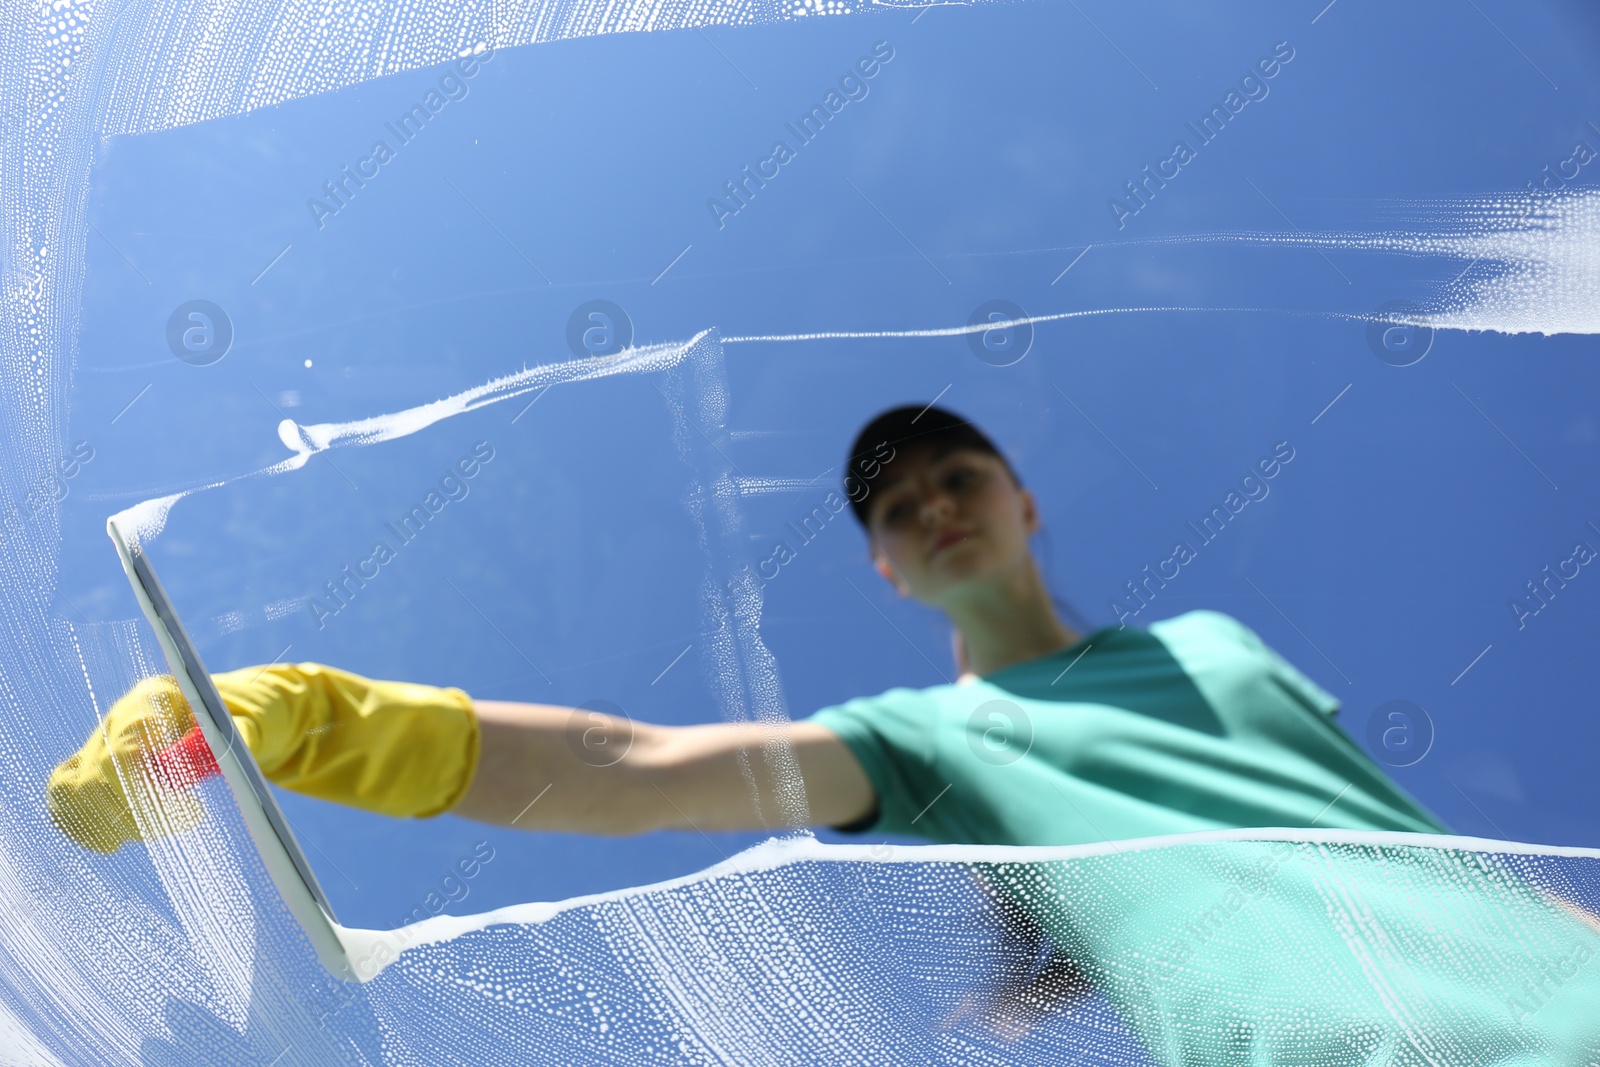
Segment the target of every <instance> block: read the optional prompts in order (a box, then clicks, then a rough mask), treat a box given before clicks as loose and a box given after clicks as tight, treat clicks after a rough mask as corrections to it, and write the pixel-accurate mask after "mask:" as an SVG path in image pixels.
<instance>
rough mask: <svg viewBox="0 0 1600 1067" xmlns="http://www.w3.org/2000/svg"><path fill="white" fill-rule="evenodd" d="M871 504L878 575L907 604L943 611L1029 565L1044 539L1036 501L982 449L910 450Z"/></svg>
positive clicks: (891, 468)
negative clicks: (1033, 547)
mask: <svg viewBox="0 0 1600 1067" xmlns="http://www.w3.org/2000/svg"><path fill="white" fill-rule="evenodd" d="M884 478H885V479H886V480H885V481H883V482H881V483H879V484H878V485H877V486H875V487H874V489H873V496H874V499H871V500H869V501H868V505H869V507H868V512H867V516H868V519H867V526H868V531H869V533H870V535H871V539H872V554H873V561H874V563H875V564H876V565H877V568H878V572H879V573H880V574H882V575H883V576H884V577H885V578H887V579H888V580H889V581H891V582H893V583H894V585H895V588H897V589H898V590H900V593H901V595H902V596H910V597H915V598H916V599H917V600H920V601H922V602H923V603H925V604H931V605H934V606H939V605H941V604H942V603H944V602H945V601H946V599H947V598H949V597H950V596H952V595H959V593H960V592H961V591H962V590H963V589H969V588H971V587H972V586H973V584H974V583H982V582H985V581H993V580H995V579H997V578H999V577H1001V576H1003V575H1006V574H1009V573H1010V572H1011V571H1012V570H1013V569H1014V568H1015V567H1016V566H1017V565H1018V564H1019V563H1021V562H1022V561H1024V560H1026V559H1027V558H1029V552H1028V536H1029V535H1030V534H1033V533H1035V532H1037V531H1038V529H1039V516H1038V512H1037V510H1036V509H1035V506H1034V500H1033V494H1032V493H1030V492H1029V491H1027V490H1026V489H1021V488H1018V486H1017V484H1016V483H1015V482H1013V481H1012V480H1011V475H1010V474H1008V473H1007V471H1006V468H1005V465H1004V464H1003V463H1002V462H1001V461H1000V459H999V457H997V456H994V455H992V454H991V453H988V452H983V451H980V450H977V449H970V448H957V449H953V450H950V451H941V450H939V449H938V448H937V446H935V447H923V448H919V449H912V450H904V451H902V452H901V453H900V454H899V455H898V456H896V457H895V459H894V461H893V463H892V465H891V466H889V467H888V468H886V470H885V471H884Z"/></svg>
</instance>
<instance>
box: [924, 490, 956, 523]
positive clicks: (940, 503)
mask: <svg viewBox="0 0 1600 1067" xmlns="http://www.w3.org/2000/svg"><path fill="white" fill-rule="evenodd" d="M954 506H955V505H954V503H953V502H952V501H951V499H950V497H949V495H948V494H946V493H943V492H938V491H935V492H933V493H930V494H929V495H927V496H925V497H923V498H922V509H921V515H922V521H923V522H929V521H930V520H935V519H940V518H943V517H945V516H946V515H948V514H950V512H951V510H953V508H954Z"/></svg>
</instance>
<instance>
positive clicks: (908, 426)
mask: <svg viewBox="0 0 1600 1067" xmlns="http://www.w3.org/2000/svg"><path fill="white" fill-rule="evenodd" d="M923 446H932V447H936V448H939V449H940V450H941V451H945V450H949V449H956V448H971V449H974V450H976V451H979V452H987V453H989V454H990V455H992V456H994V457H995V458H996V459H998V460H999V461H1000V462H1001V463H1002V464H1003V465H1004V466H1005V468H1006V473H1008V474H1010V475H1011V480H1012V481H1013V482H1015V483H1016V484H1018V485H1021V484H1022V479H1020V478H1018V477H1017V472H1016V471H1014V470H1012V469H1011V463H1010V461H1009V460H1007V459H1006V457H1005V456H1004V455H1003V454H1002V453H1001V451H1000V450H999V449H998V448H996V447H995V446H994V442H993V441H991V440H989V438H988V437H987V436H985V435H984V433H983V431H982V430H980V429H978V428H977V426H975V425H973V424H972V423H971V422H969V421H968V420H967V419H964V418H962V417H961V416H960V415H957V414H955V413H954V412H951V411H946V410H944V409H943V408H936V407H933V406H932V405H927V406H923V405H918V404H909V405H907V406H905V407H898V408H890V409H889V410H888V411H885V412H882V413H880V414H878V415H877V416H875V417H874V418H873V419H872V421H871V422H869V423H867V424H866V426H864V427H862V429H861V432H860V433H858V434H856V439H855V443H854V444H852V445H851V446H850V455H849V458H848V459H846V460H845V476H844V493H845V497H846V498H847V499H849V501H850V509H851V510H852V511H853V512H854V513H855V516H856V521H857V522H859V523H860V524H861V525H862V527H863V528H865V527H866V525H867V501H868V500H869V499H870V498H871V496H872V489H873V486H874V482H875V481H876V479H878V478H880V477H881V476H882V474H883V471H884V469H885V468H886V467H887V466H888V465H889V463H891V462H892V461H893V460H894V459H896V458H898V456H899V455H900V454H901V453H902V452H904V451H907V450H910V449H914V448H921V447H923Z"/></svg>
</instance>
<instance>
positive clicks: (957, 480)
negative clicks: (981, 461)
mask: <svg viewBox="0 0 1600 1067" xmlns="http://www.w3.org/2000/svg"><path fill="white" fill-rule="evenodd" d="M977 475H978V472H977V471H975V470H973V469H972V468H971V467H958V468H957V469H956V470H953V471H951V472H950V473H949V474H947V475H945V479H944V484H945V485H946V486H947V487H949V488H951V489H963V488H965V487H967V486H969V485H971V484H972V482H973V481H974V479H976V478H977Z"/></svg>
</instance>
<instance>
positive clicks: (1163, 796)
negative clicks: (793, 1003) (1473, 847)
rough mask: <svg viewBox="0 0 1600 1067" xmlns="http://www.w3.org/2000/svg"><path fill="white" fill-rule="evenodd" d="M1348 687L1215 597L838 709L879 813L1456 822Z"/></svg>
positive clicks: (1067, 821) (954, 835)
mask: <svg viewBox="0 0 1600 1067" xmlns="http://www.w3.org/2000/svg"><path fill="white" fill-rule="evenodd" d="M1338 707H1339V702H1338V700H1336V699H1335V698H1334V697H1333V696H1331V695H1330V694H1329V693H1328V692H1327V691H1326V690H1324V689H1322V688H1321V687H1320V686H1318V685H1317V684H1316V683H1315V682H1313V681H1311V680H1310V679H1309V678H1307V677H1306V676H1305V675H1303V674H1301V673H1300V672H1299V671H1298V670H1296V669H1295V668H1294V667H1293V666H1292V665H1291V664H1289V663H1288V662H1287V661H1286V660H1284V659H1283V658H1282V657H1281V656H1279V655H1278V654H1277V653H1275V652H1273V651H1272V649H1270V648H1268V647H1267V646H1266V644H1264V643H1263V642H1262V640H1261V638H1259V637H1257V636H1256V635H1255V633H1254V632H1252V631H1251V630H1250V629H1249V628H1248V627H1246V626H1244V625H1243V624H1242V623H1240V622H1239V621H1238V620H1236V619H1233V618H1231V617H1230V616H1227V615H1223V614H1221V613H1219V612H1215V611H1191V612H1189V613H1187V614H1184V615H1179V616H1177V617H1175V618H1171V619H1166V620H1163V621H1161V622H1157V623H1153V624H1151V625H1150V627H1149V628H1148V630H1146V629H1138V628H1132V627H1130V628H1126V629H1118V628H1116V627H1107V628H1105V629H1103V630H1099V631H1097V632H1095V633H1092V634H1090V635H1089V636H1087V637H1085V638H1083V639H1082V640H1081V641H1079V642H1078V643H1076V644H1074V645H1073V646H1072V647H1070V648H1067V649H1065V650H1063V651H1061V652H1057V653H1055V654H1053V655H1049V656H1044V657H1042V658H1040V659H1035V660H1030V661H1028V662H1026V663H1020V664H1016V665H1014V666H1011V667H1007V668H1005V669H1003V670H1000V671H996V672H995V673H993V674H990V675H987V676H985V677H982V678H977V679H972V680H969V681H967V682H965V683H958V684H955V685H936V686H931V687H929V688H927V689H891V690H889V691H888V692H886V693H883V694H882V695H880V696H874V697H862V698H858V699H855V700H849V701H846V702H845V703H843V704H839V705H836V706H834V707H831V708H825V709H823V710H821V711H819V712H817V713H816V714H815V715H813V716H812V721H814V722H819V723H821V724H822V725H824V726H826V727H828V728H829V729H830V730H832V731H833V732H834V733H836V734H838V735H839V737H840V738H841V739H842V740H843V741H844V742H845V744H846V745H848V746H849V748H850V750H851V751H852V752H854V753H855V755H856V757H857V759H859V760H860V761H861V766H862V767H863V768H864V769H865V771H866V773H867V777H868V778H869V779H871V781H872V785H873V788H874V789H875V790H876V792H877V796H878V814H877V818H876V819H875V820H872V819H869V820H867V821H866V822H865V823H864V824H859V825H857V826H853V827H846V828H844V829H851V830H860V829H867V828H873V827H875V828H876V829H877V830H879V831H881V832H884V833H894V834H907V835H914V836H918V837H924V838H928V839H930V840H934V841H942V842H952V843H969V844H992V845H1069V844H1086V843H1093V842H1098V841H1105V840H1121V839H1124V838H1130V837H1151V836H1155V835H1159V834H1173V833H1185V832H1188V831H1192V830H1213V829H1221V828H1225V827H1252V826H1275V827H1316V828H1318V829H1341V828H1342V829H1358V830H1401V831H1411V832H1417V833H1447V832H1448V830H1447V829H1446V828H1445V826H1444V825H1443V824H1442V823H1440V822H1439V820H1438V819H1437V818H1435V817H1434V816H1433V815H1432V814H1430V813H1429V812H1428V811H1427V810H1426V809H1424V808H1423V807H1422V806H1421V805H1420V804H1418V803H1417V802H1416V801H1415V800H1413V799H1412V798H1411V797H1410V796H1409V795H1407V794H1406V792H1405V791H1404V790H1402V789H1401V788H1400V787H1399V786H1398V785H1396V784H1395V783H1394V782H1393V781H1391V780H1390V779H1389V777H1388V776H1387V775H1386V774H1384V772H1383V770H1382V769H1381V768H1379V767H1378V765H1377V764H1375V763H1374V762H1373V761H1372V760H1371V758H1369V757H1368V756H1367V755H1366V754H1365V753H1364V752H1363V751H1362V750H1361V748H1360V747H1359V746H1357V745H1356V744H1355V743H1354V742H1353V741H1352V740H1351V739H1350V738H1349V736H1348V735H1346V734H1345V733H1344V731H1343V730H1341V729H1340V728H1339V727H1338V726H1337V725H1336V724H1335V723H1334V722H1333V721H1332V718H1331V717H1332V716H1333V714H1334V713H1335V712H1336V711H1337V710H1338Z"/></svg>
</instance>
